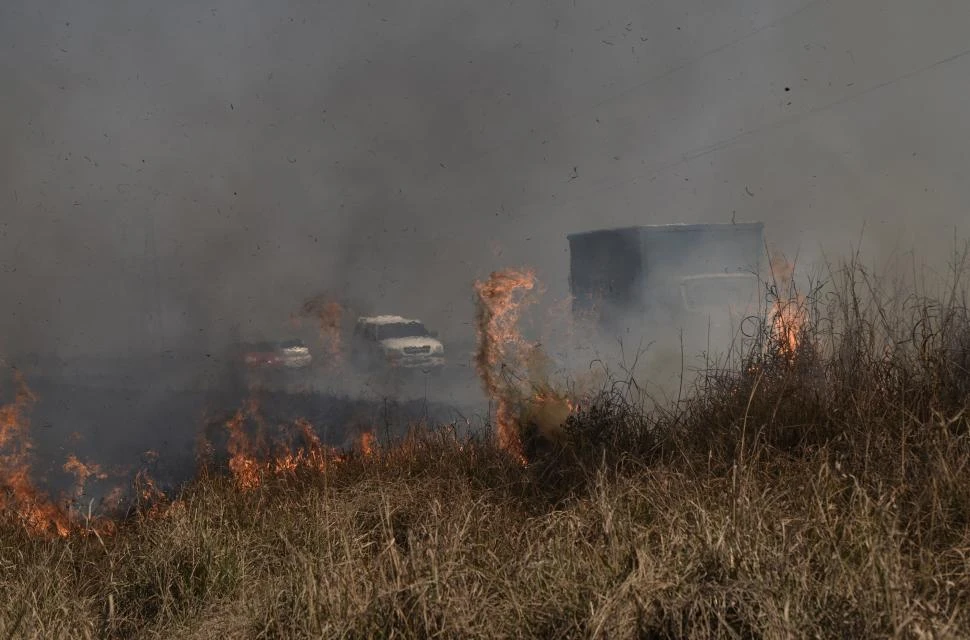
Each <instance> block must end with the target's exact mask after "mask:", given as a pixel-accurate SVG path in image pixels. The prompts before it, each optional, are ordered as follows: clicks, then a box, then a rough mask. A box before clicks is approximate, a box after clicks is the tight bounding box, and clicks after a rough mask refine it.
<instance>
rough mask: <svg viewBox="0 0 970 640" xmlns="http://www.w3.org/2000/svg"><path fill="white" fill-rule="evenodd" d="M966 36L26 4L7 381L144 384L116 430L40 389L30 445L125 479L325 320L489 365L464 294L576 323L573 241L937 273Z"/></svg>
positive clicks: (769, 19)
mask: <svg viewBox="0 0 970 640" xmlns="http://www.w3.org/2000/svg"><path fill="white" fill-rule="evenodd" d="M968 21H970V5H968V4H967V3H965V2H960V1H959V0H939V1H934V2H929V3H912V2H904V1H903V0H892V1H890V2H885V1H880V0H860V1H858V2H853V3H841V2H835V1H834V0H781V1H778V0H771V1H769V0H729V1H726V2H719V3H711V2H705V1H702V0H683V1H678V2H673V1H671V2H661V3H642V2H634V1H633V0H607V1H606V2H603V1H598V0H597V1H594V0H549V1H545V2H541V3H516V2H510V3H482V2H470V1H463V0H457V1H455V0H449V1H447V2H446V1H445V0H418V1H417V2H411V3H399V2H389V1H388V0H374V1H372V2H367V3H361V2H347V1H344V2H329V3H311V2H305V1H303V0H284V1H281V2H273V3H265V2H256V1H255V0H248V1H246V2H228V1H227V0H215V1H214V2H210V3H207V4H205V5H200V4H198V3H192V2H187V1H185V0H177V1H175V2H168V3H164V4H159V3H149V2H142V1H137V0H136V1H135V2H127V3H119V2H112V1H109V0H94V1H92V2H86V3H62V2H54V0H34V1H32V2H24V1H16V0H14V1H10V2H5V3H3V4H2V6H0V43H2V47H3V49H2V51H3V55H2V57H0V86H2V87H3V99H2V100H0V148H2V152H0V211H2V214H0V291H2V293H3V295H4V299H3V305H2V312H0V357H3V358H6V359H7V360H8V361H11V362H15V363H19V362H23V361H25V360H29V357H28V356H34V355H37V354H40V355H41V356H44V357H47V356H57V358H59V359H58V360H50V359H48V360H45V362H46V363H48V365H49V367H48V368H49V369H58V370H60V374H61V376H62V377H67V378H72V379H82V378H83V379H84V380H83V381H85V382H90V381H91V379H92V378H99V379H100V374H99V375H94V374H93V373H92V369H93V367H94V366H95V364H97V367H99V370H104V371H107V373H105V374H104V376H103V377H104V378H105V380H106V382H105V385H107V386H111V385H113V387H114V388H115V389H117V388H119V387H124V388H133V389H139V391H138V393H137V394H135V396H132V395H131V394H128V395H126V394H121V393H119V392H117V391H115V394H116V395H118V400H117V402H115V403H114V405H113V408H111V407H109V408H110V409H111V410H112V411H114V412H115V413H116V414H117V416H116V418H113V419H112V420H107V421H106V420H101V419H100V418H98V417H97V416H96V413H97V412H96V411H95V410H94V408H92V409H91V411H90V412H89V414H88V417H86V418H84V419H83V420H81V419H79V418H78V417H77V415H78V411H77V406H76V404H75V405H72V404H71V403H70V402H67V401H64V402H61V403H60V404H56V406H53V407H52V406H51V403H52V402H55V400H57V398H58V397H59V395H60V392H56V391H55V390H53V389H52V388H48V387H45V386H44V385H39V386H38V387H37V389H38V394H39V397H40V401H39V403H40V405H45V406H47V408H46V409H45V411H47V415H48V416H49V417H44V416H42V417H40V418H38V419H37V420H36V422H37V423H38V424H41V425H44V424H46V423H47V422H51V423H53V424H54V426H53V427H52V428H51V430H50V432H51V433H57V434H63V433H69V432H70V431H73V430H75V427H77V429H78V430H83V428H88V427H90V429H88V431H91V432H97V433H98V438H99V440H98V442H101V441H102V440H103V441H104V442H110V443H111V444H109V445H105V446H106V447H107V448H109V449H111V450H112V451H114V447H117V451H118V453H117V455H118V456H119V457H122V453H121V450H122V449H125V447H129V448H131V449H134V448H147V447H142V445H145V444H146V442H145V437H144V436H145V430H146V429H148V430H150V431H151V432H152V434H153V440H152V444H153V445H154V444H158V445H160V446H161V445H164V442H163V441H162V440H163V435H164V434H167V433H170V427H169V426H167V425H171V424H175V423H179V424H180V425H181V423H182V422H185V423H189V424H187V426H184V427H183V426H180V427H179V429H183V430H186V431H191V430H192V429H194V428H195V425H196V424H197V422H198V420H200V419H201V415H202V414H203V413H204V409H205V406H206V402H205V401H204V400H203V399H201V398H197V397H196V396H193V397H192V400H191V402H189V401H186V408H185V409H184V410H179V411H174V410H168V409H167V410H166V411H161V409H160V407H169V406H170V404H171V402H170V392H169V390H170V389H171V388H180V389H195V388H197V387H200V386H205V385H207V384H210V382H209V381H213V380H217V379H218V378H219V376H220V375H222V372H223V371H224V365H225V363H224V362H222V361H221V360H220V358H221V353H222V351H221V350H222V348H223V347H224V346H225V344H226V342H227V341H229V340H231V339H233V337H235V336H238V337H244V338H246V339H259V338H263V337H267V338H275V337H277V336H279V335H280V334H285V333H287V332H288V331H289V324H288V322H289V320H290V318H291V316H292V315H293V314H294V313H299V312H300V309H301V306H302V305H303V303H304V302H305V301H306V300H308V299H311V298H313V297H314V296H317V295H319V294H321V293H325V294H326V295H328V296H329V295H332V296H334V297H335V298H339V299H341V300H353V301H354V302H353V304H352V305H351V306H353V307H354V308H355V309H361V310H363V309H366V310H367V312H368V313H371V312H373V313H395V314H401V315H405V316H412V317H418V318H421V319H422V320H424V321H425V322H426V324H427V326H428V327H429V328H430V329H432V330H435V331H438V332H440V335H441V338H442V340H443V341H444V342H445V344H446V348H448V349H449V353H451V354H455V358H456V359H457V360H461V359H462V358H464V357H465V356H469V357H468V360H469V361H470V354H471V351H473V349H474V347H473V345H474V339H475V338H474V331H475V327H474V314H475V307H474V296H473V288H472V287H473V283H474V282H475V281H476V280H477V279H480V278H484V277H485V276H486V275H487V274H488V273H490V272H492V271H495V270H499V269H501V268H504V267H506V266H508V265H529V266H530V267H532V268H534V270H535V273H536V275H537V277H538V278H539V280H540V281H541V282H543V283H544V285H545V286H546V287H547V291H546V293H545V296H544V299H545V300H549V301H559V300H563V299H565V298H566V296H567V295H568V290H567V289H568V285H567V282H568V281H567V274H568V247H567V243H566V239H565V236H566V234H567V233H570V232H576V231H583V230H588V229H593V228H606V227H613V226H627V225H637V224H659V223H672V222H692V223H704V222H729V221H731V220H735V219H736V220H737V221H746V220H761V221H763V222H765V224H766V234H767V237H768V239H769V241H770V242H771V243H772V245H774V246H777V247H778V248H780V249H782V250H783V251H784V252H785V253H786V254H787V255H789V256H798V264H799V269H802V267H804V266H807V265H810V264H811V263H812V262H813V261H816V260H819V259H822V258H823V257H824V256H829V257H836V256H839V255H840V254H844V253H845V252H846V251H847V250H849V249H850V248H851V246H852V244H853V243H858V242H861V243H862V245H863V249H864V251H865V252H866V253H867V254H869V255H871V256H874V257H875V258H876V259H877V260H878V259H882V258H885V257H886V256H887V255H890V254H892V253H893V252H898V251H908V250H910V249H913V250H915V251H916V252H917V254H919V255H923V256H927V257H928V260H929V261H933V260H940V259H941V258H940V256H943V255H945V253H946V251H947V250H949V249H950V247H951V246H952V243H953V238H954V235H956V236H958V237H962V236H965V235H966V234H967V232H968V231H970V228H968V226H967V224H968V223H967V219H968V218H967V217H966V215H965V210H966V207H967V204H968V202H970V180H968V176H967V175H966V172H967V167H968V163H967V162H966V158H965V154H966V149H965V143H964V140H963V136H962V135H960V133H961V132H962V131H963V128H964V120H965V114H966V113H967V112H968V111H970V92H968V91H967V89H966V83H965V82H964V81H963V79H964V78H965V77H966V76H967V73H968V71H970V68H968V67H970V52H968V51H967V45H966V37H965V36H966V34H965V25H966V24H967V23H968ZM661 346H663V348H664V349H665V350H666V352H669V353H674V354H679V353H680V348H679V345H677V344H673V343H671V342H670V341H668V344H664V345H661ZM553 347H555V345H552V346H551V347H549V350H550V353H551V352H552V348H553ZM693 347H695V348H692V346H691V345H688V347H687V348H688V351H689V352H691V353H694V352H696V351H697V348H696V345H694V346H693ZM626 348H627V349H628V350H629V349H634V350H635V348H636V345H634V344H631V343H629V342H628V343H627V345H626ZM162 356H164V357H162ZM665 357H666V356H665ZM668 359H669V360H670V363H669V368H671V369H673V370H679V368H680V366H681V363H680V358H679V356H678V357H674V356H670V358H668ZM51 362H55V363H56V364H53V365H50V363H51ZM92 363H94V364H92ZM469 364H470V362H469ZM121 378H124V379H125V380H123V381H122V382H124V384H122V383H121V382H119V380H120V379H121ZM212 384H214V383H212ZM472 384H474V382H472ZM85 402H90V403H91V404H92V407H93V405H94V404H97V403H95V402H94V401H85ZM102 404H104V403H102ZM135 406H137V407H138V410H137V411H135V409H133V408H132V407H135ZM122 414H124V415H125V416H129V417H128V418H127V419H126V418H124V417H123V416H122ZM132 415H134V416H135V417H130V416H132ZM143 416H144V420H142V417H143ZM152 416H154V417H152ZM81 423H83V424H81ZM135 423H138V424H139V425H147V424H150V425H151V426H150V427H143V426H133V425H134V424H135ZM58 437H59V436H58ZM48 439H49V440H50V441H51V442H56V438H54V436H51V437H50V438H48ZM156 440H158V441H159V442H155V441H156ZM122 441H123V442H124V443H125V444H124V446H123V445H122V444H119V443H120V442H122ZM48 444H50V443H48ZM58 446H60V445H58ZM91 446H94V445H91ZM125 450H126V451H127V449H125ZM79 455H80V454H79Z"/></svg>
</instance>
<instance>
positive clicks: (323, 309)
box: [303, 296, 345, 367]
mask: <svg viewBox="0 0 970 640" xmlns="http://www.w3.org/2000/svg"><path fill="white" fill-rule="evenodd" d="M303 314H304V315H306V316H312V317H315V318H317V321H318V322H319V336H320V342H321V343H322V345H323V352H324V353H325V354H326V362H325V364H326V365H327V366H329V367H339V366H340V365H341V364H343V357H344V356H343V346H342V341H341V330H342V323H343V318H344V315H345V310H344V307H343V306H342V305H341V304H340V303H339V302H336V301H334V300H329V299H328V298H326V297H325V296H317V297H315V298H312V299H310V300H308V301H307V302H306V303H305V304H304V305H303Z"/></svg>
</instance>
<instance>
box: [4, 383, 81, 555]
mask: <svg viewBox="0 0 970 640" xmlns="http://www.w3.org/2000/svg"><path fill="white" fill-rule="evenodd" d="M15 379H16V382H17V394H16V397H15V399H14V401H13V403H11V404H7V405H4V406H2V407H0V511H7V512H12V513H14V514H16V516H17V517H18V519H19V520H20V521H21V522H22V523H23V525H24V527H26V529H27V530H28V531H30V532H31V533H33V534H36V535H51V534H54V535H58V536H66V535H68V534H69V533H70V532H71V522H70V520H69V518H68V516H67V514H66V513H65V512H64V510H63V509H61V508H60V507H58V506H57V505H55V504H54V503H53V502H51V500H50V499H49V498H48V497H47V496H45V495H43V494H42V493H41V492H40V491H38V490H37V488H36V487H35V486H34V484H33V482H32V481H31V479H30V465H29V454H30V449H31V441H30V435H29V431H30V422H29V420H28V419H27V416H26V414H27V413H28V412H29V410H30V409H31V408H32V407H33V404H34V402H36V400H37V397H36V396H35V395H34V394H33V393H32V392H31V390H30V388H29V387H28V386H27V383H26V381H25V380H24V378H23V376H22V375H21V374H20V373H19V372H17V373H16V374H15Z"/></svg>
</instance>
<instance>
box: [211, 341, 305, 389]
mask: <svg viewBox="0 0 970 640" xmlns="http://www.w3.org/2000/svg"><path fill="white" fill-rule="evenodd" d="M232 350H233V355H232V356H231V357H230V359H229V362H230V367H231V370H232V377H233V379H234V380H235V383H236V386H237V387H239V388H243V389H244V388H253V387H257V386H258V387H265V388H276V389H281V390H291V391H300V390H301V389H303V388H304V387H305V386H306V384H307V379H308V377H309V373H310V367H311V365H312V364H313V355H312V354H311V352H310V348H309V347H308V346H307V345H306V344H305V343H304V342H303V341H302V340H300V339H299V338H285V339H281V340H258V341H246V342H236V343H235V344H234V345H233V347H232Z"/></svg>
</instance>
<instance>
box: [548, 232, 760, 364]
mask: <svg viewBox="0 0 970 640" xmlns="http://www.w3.org/2000/svg"><path fill="white" fill-rule="evenodd" d="M567 239H568V241H569V252H570V267H569V285H570V291H571V293H572V296H573V314H574V316H575V317H577V318H581V319H582V320H583V321H584V322H587V323H589V322H591V323H592V325H593V327H594V328H595V330H596V331H597V332H599V333H600V334H601V335H605V336H622V335H627V334H630V333H640V332H643V333H644V334H646V335H648V336H650V337H652V338H655V339H658V342H659V343H660V344H661V346H662V347H664V348H668V350H670V349H669V347H671V346H672V344H678V343H679V342H681V341H682V342H683V344H684V345H685V348H687V349H690V350H694V347H695V346H697V345H704V346H705V348H711V349H722V348H729V346H730V344H731V342H732V341H733V340H734V339H735V337H736V336H737V332H738V330H739V328H740V324H741V323H742V322H743V321H744V319H745V318H747V317H750V316H751V315H753V314H755V313H756V312H757V311H758V304H759V300H758V295H759V291H760V287H761V281H760V277H759V274H760V273H761V267H762V262H763V255H764V253H765V245H764V224H763V223H761V222H750V223H728V224H668V225H646V226H636V227H625V228H617V229H603V230H596V231H587V232H583V233H575V234H571V235H569V236H567ZM679 348H680V347H679V344H678V347H677V350H678V351H679Z"/></svg>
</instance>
